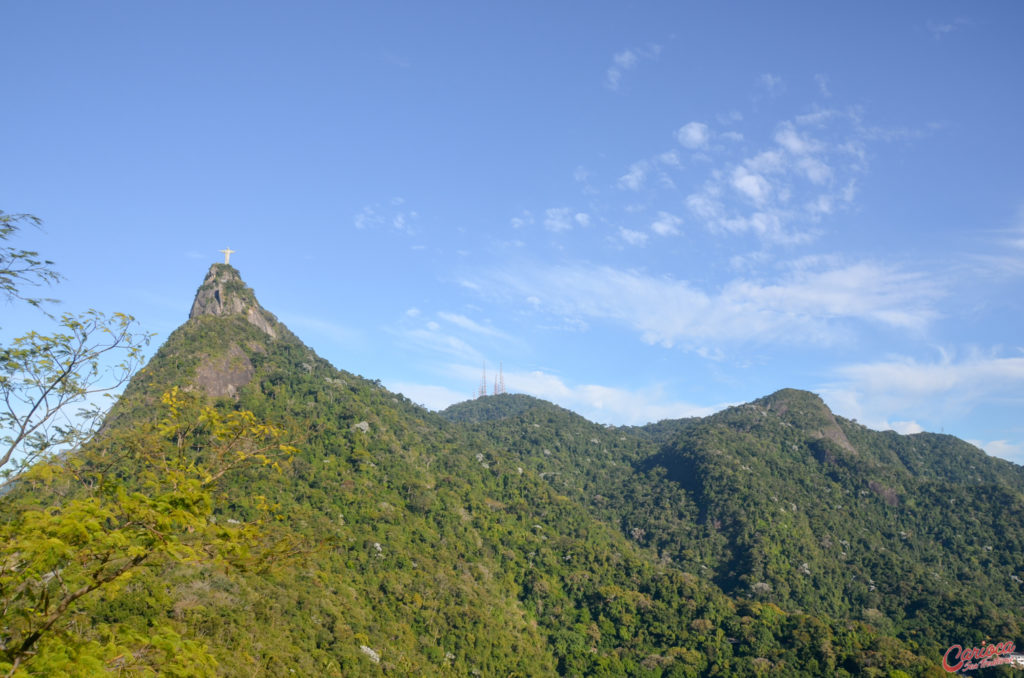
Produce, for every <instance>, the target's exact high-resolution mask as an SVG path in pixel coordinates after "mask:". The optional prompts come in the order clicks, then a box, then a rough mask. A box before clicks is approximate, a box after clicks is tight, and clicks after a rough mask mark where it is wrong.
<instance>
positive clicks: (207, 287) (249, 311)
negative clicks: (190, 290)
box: [188, 264, 277, 338]
mask: <svg viewBox="0 0 1024 678" xmlns="http://www.w3.org/2000/svg"><path fill="white" fill-rule="evenodd" d="M202 315H215V316H228V315H243V316H245V319H246V320H248V321H249V322H250V323H252V324H253V325H255V326H256V327H258V328H260V329H261V330H263V331H264V332H266V333H267V334H269V335H270V336H271V337H272V338H277V331H276V329H275V327H276V325H277V318H275V317H274V316H273V314H271V313H269V312H267V311H265V310H264V309H263V307H261V306H260V305H259V302H257V301H256V295H255V294H253V291H252V290H251V289H250V288H249V286H248V285H246V284H245V283H244V282H242V276H240V275H239V274H238V270H237V269H235V267H234V266H230V265H228V264H214V265H212V266H210V270H209V272H207V274H206V279H205V280H203V284H202V285H201V286H200V287H199V290H198V291H197V292H196V298H195V301H193V302H192V311H191V312H190V313H189V314H188V317H189V319H192V318H198V317H199V316H202Z"/></svg>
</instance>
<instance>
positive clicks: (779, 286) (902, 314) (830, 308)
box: [481, 262, 939, 349]
mask: <svg viewBox="0 0 1024 678" xmlns="http://www.w3.org/2000/svg"><path fill="white" fill-rule="evenodd" d="M481 287H482V288H487V287H490V288H491V289H492V290H496V289H500V290H502V291H503V292H505V293H509V292H511V293H514V294H516V295H517V297H519V298H527V297H529V298H533V299H535V300H536V303H535V304H534V307H535V308H537V309H538V310H542V311H546V312H549V313H553V314H557V315H562V316H567V317H579V318H590V319H600V320H606V321H610V322H614V323H617V324H622V325H624V326H627V327H629V328H631V329H633V330H634V331H636V332H638V333H639V334H640V336H641V338H642V339H643V341H645V342H647V343H650V344H661V345H664V346H673V345H677V344H682V345H684V346H685V347H687V348H691V349H696V348H699V347H701V346H703V345H706V343H707V342H737V343H755V344H767V343H773V342H781V343H785V344H797V345H799V344H808V343H811V344H830V343H834V342H836V341H840V340H843V339H845V338H847V337H849V331H850V326H849V323H851V322H854V321H856V322H862V323H871V324H874V325H879V326H884V327H890V328H896V329H903V330H910V331H920V330H922V329H924V328H925V327H926V326H927V325H928V324H929V322H930V321H931V320H933V319H934V318H935V317H936V316H937V314H936V312H935V311H934V310H933V308H932V302H933V301H934V299H935V298H936V297H937V296H938V294H939V289H938V288H937V287H936V286H935V285H934V284H933V283H932V282H931V281H929V280H928V279H926V278H925V277H924V276H922V275H919V274H916V273H910V272H905V271H901V270H899V269H896V268H893V267H887V266H883V265H880V264H875V263H871V262H862V263H856V264H850V265H842V266H838V267H832V268H821V267H819V268H812V267H809V266H808V267H805V268H794V269H792V270H790V271H788V272H786V273H785V274H784V275H783V276H782V277H781V279H779V280H777V281H774V282H764V281H758V280H746V279H736V280H733V281H731V282H729V283H728V284H726V285H725V286H724V287H722V288H721V289H718V290H704V289H700V288H699V287H696V286H694V285H693V284H691V283H689V282H686V281H683V280H674V279H672V278H668V277H656V276H651V275H647V274H643V273H638V272H634V271H625V270H619V269H615V268H612V267H609V266H590V265H575V266H553V267H548V268H533V269H521V268H519V269H516V270H515V271H514V272H513V271H509V272H507V273H505V274H500V275H499V276H498V278H497V279H496V280H493V281H490V283H489V284H488V283H486V282H485V283H481Z"/></svg>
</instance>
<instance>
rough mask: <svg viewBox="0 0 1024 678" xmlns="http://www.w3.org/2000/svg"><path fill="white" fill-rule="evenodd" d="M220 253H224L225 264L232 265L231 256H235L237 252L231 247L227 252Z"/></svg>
mask: <svg viewBox="0 0 1024 678" xmlns="http://www.w3.org/2000/svg"><path fill="white" fill-rule="evenodd" d="M220 251H221V252H223V253H224V263H225V264H227V263H230V262H231V255H232V254H234V252H235V250H233V249H231V248H230V247H229V248H227V249H226V250H220Z"/></svg>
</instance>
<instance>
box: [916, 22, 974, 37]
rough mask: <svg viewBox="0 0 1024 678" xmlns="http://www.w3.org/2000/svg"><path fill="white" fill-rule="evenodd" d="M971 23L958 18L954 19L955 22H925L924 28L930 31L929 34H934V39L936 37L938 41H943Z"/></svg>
mask: <svg viewBox="0 0 1024 678" xmlns="http://www.w3.org/2000/svg"><path fill="white" fill-rule="evenodd" d="M969 23H970V22H969V21H967V19H963V18H957V19H954V20H953V21H932V20H929V21H927V22H925V25H924V27H925V28H926V29H927V30H928V32H929V33H931V34H932V37H934V38H935V39H936V40H941V39H942V38H944V37H946V36H947V35H949V34H950V33H952V32H953V31H956V30H958V29H960V28H961V27H963V26H966V25H967V24H969Z"/></svg>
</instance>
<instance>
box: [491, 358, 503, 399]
mask: <svg viewBox="0 0 1024 678" xmlns="http://www.w3.org/2000/svg"><path fill="white" fill-rule="evenodd" d="M503 393H505V368H504V365H502V364H501V363H500V362H499V363H498V376H496V377H495V378H494V395H501V394H503Z"/></svg>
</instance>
